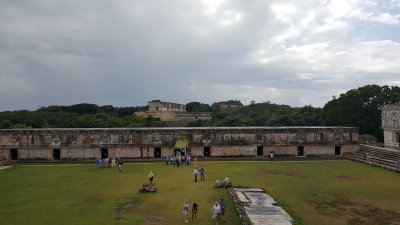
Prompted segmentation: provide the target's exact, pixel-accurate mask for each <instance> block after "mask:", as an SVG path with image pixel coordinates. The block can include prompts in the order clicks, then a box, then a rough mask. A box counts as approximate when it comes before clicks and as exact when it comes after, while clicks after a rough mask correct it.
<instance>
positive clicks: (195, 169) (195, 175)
mask: <svg viewBox="0 0 400 225" xmlns="http://www.w3.org/2000/svg"><path fill="white" fill-rule="evenodd" d="M198 173H199V171H197V167H195V168H194V182H197V174H198Z"/></svg>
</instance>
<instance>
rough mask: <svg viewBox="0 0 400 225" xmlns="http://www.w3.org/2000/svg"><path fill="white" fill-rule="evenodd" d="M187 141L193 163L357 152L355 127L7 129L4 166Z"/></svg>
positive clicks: (155, 153) (132, 154)
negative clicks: (197, 160) (11, 162)
mask: <svg viewBox="0 0 400 225" xmlns="http://www.w3.org/2000/svg"><path fill="white" fill-rule="evenodd" d="M183 138H184V139H187V140H188V141H189V147H190V149H191V153H192V156H193V157H200V158H203V157H204V158H209V157H254V158H256V157H260V158H263V157H267V155H268V154H269V152H271V151H273V152H275V154H276V155H277V156H288V157H290V156H294V157H313V156H335V155H336V156H340V155H342V154H344V153H348V152H355V151H357V150H358V128H353V127H198V128H78V129H67V128H64V129H2V130H0V160H2V159H7V160H19V159H21V160H60V159H61V160H62V159H68V158H71V159H78V160H86V159H95V158H99V157H102V158H105V157H119V158H122V159H150V158H160V157H164V156H166V155H171V154H172V153H173V152H174V150H175V149H174V148H175V143H176V141H177V140H180V139H183Z"/></svg>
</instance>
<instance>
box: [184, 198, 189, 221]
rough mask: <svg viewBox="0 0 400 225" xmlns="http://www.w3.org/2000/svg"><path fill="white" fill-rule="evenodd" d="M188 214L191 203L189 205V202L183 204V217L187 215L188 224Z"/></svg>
mask: <svg viewBox="0 0 400 225" xmlns="http://www.w3.org/2000/svg"><path fill="white" fill-rule="evenodd" d="M188 212H189V203H188V201H185V202H184V203H183V215H185V222H186V223H187V222H188V219H187V214H188Z"/></svg>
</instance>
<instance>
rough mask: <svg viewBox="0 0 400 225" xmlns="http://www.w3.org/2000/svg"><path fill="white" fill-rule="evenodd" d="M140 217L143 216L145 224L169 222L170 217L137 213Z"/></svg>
mask: <svg viewBox="0 0 400 225" xmlns="http://www.w3.org/2000/svg"><path fill="white" fill-rule="evenodd" d="M135 215H136V216H138V217H139V218H142V219H143V220H144V222H143V224H145V225H157V224H167V223H168V219H167V218H165V217H161V216H151V215H140V214H135Z"/></svg>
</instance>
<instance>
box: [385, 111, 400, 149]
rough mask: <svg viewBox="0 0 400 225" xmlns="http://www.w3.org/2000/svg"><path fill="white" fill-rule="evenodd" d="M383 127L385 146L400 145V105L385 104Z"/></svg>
mask: <svg viewBox="0 0 400 225" xmlns="http://www.w3.org/2000/svg"><path fill="white" fill-rule="evenodd" d="M382 129H383V136H384V141H385V146H386V147H389V148H399V147H400V105H385V106H383V108H382Z"/></svg>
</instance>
